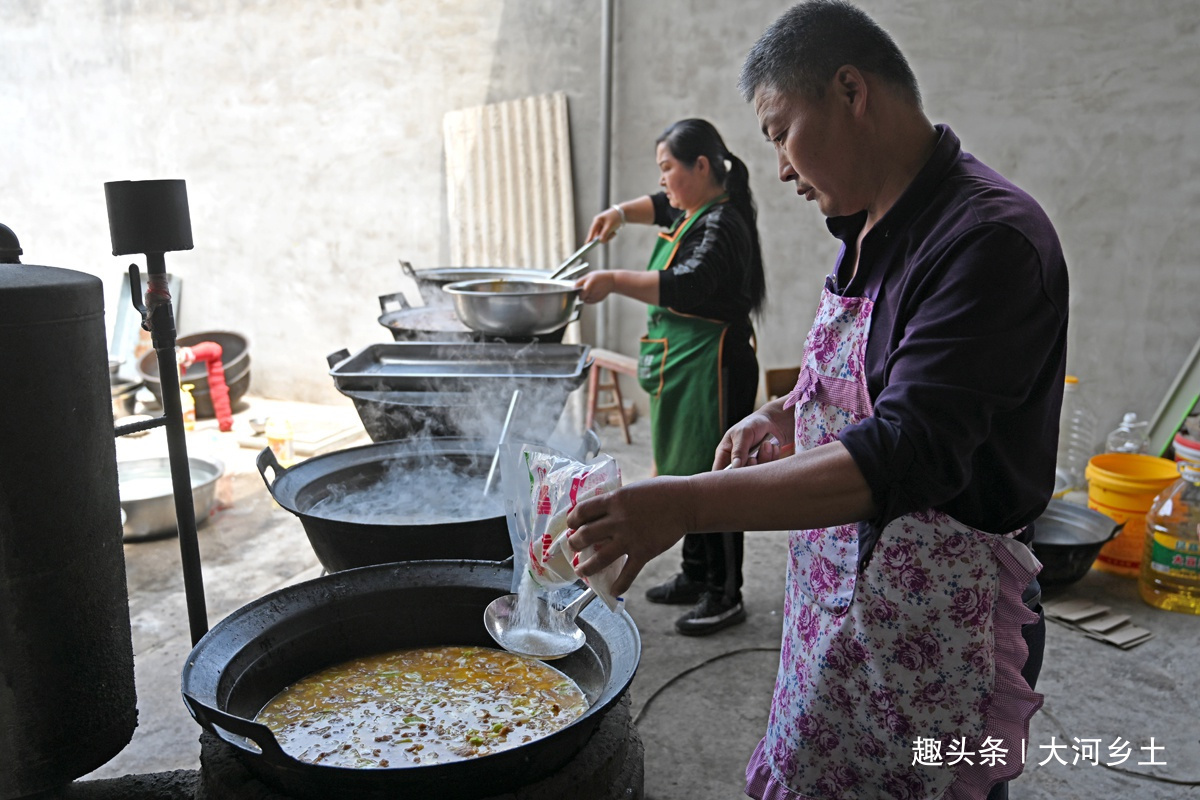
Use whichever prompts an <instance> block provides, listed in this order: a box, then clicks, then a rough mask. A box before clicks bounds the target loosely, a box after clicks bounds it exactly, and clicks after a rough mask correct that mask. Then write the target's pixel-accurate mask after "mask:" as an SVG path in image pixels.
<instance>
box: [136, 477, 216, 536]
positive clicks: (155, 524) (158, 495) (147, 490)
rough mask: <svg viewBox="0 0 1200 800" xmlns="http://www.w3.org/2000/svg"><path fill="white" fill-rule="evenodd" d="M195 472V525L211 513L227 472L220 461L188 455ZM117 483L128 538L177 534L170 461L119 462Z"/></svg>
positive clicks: (193, 500)
mask: <svg viewBox="0 0 1200 800" xmlns="http://www.w3.org/2000/svg"><path fill="white" fill-rule="evenodd" d="M188 464H189V466H190V468H191V473H192V503H193V505H194V506H195V508H196V524H197V525H201V524H203V523H204V521H205V520H207V519H208V515H209V513H211V512H212V508H213V504H214V500H215V498H216V485H217V479H218V478H220V477H221V476H222V475H223V474H224V473H225V465H224V464H222V463H221V462H220V461H216V460H209V459H205V458H196V457H194V456H192V457H190V458H188ZM117 485H118V487H119V490H120V493H121V509H122V510H123V511H124V512H125V514H126V519H125V526H124V538H125V539H146V538H154V537H159V536H168V535H171V534H174V533H175V532H176V530H177V528H176V521H175V494H174V492H173V490H172V485H171V460H170V459H168V458H142V459H136V460H131V461H118V462H117Z"/></svg>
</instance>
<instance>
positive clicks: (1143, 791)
mask: <svg viewBox="0 0 1200 800" xmlns="http://www.w3.org/2000/svg"><path fill="white" fill-rule="evenodd" d="M573 405H577V404H573ZM271 413H286V414H287V415H288V416H289V417H291V418H293V419H301V418H303V419H319V420H324V421H327V422H329V423H330V424H334V423H336V422H339V421H340V422H345V423H346V424H347V425H348V426H354V425H356V424H357V422H358V418H357V415H356V414H355V412H354V409H353V408H352V407H351V406H350V405H349V404H347V405H345V406H310V405H301V404H291V403H277V402H274V401H266V400H259V399H256V398H248V403H247V404H244V407H243V408H242V409H241V410H239V412H238V413H237V415H236V425H235V431H234V432H233V433H230V434H220V433H218V432H217V431H216V430H215V423H214V422H213V421H203V420H202V421H201V422H200V424H199V425H198V428H197V430H196V431H195V432H193V433H191V434H189V452H190V453H191V454H192V455H205V454H212V455H215V456H216V457H218V458H220V459H221V460H222V461H224V462H225V463H226V465H227V468H228V472H229V474H230V476H231V478H230V480H229V482H228V485H227V486H223V487H222V491H223V492H224V493H225V494H226V496H225V498H224V499H225V500H226V502H227V503H228V507H227V508H224V509H223V510H219V511H217V512H215V514H214V515H213V516H212V517H211V518H210V519H209V520H208V522H207V524H205V525H204V526H203V527H201V529H200V549H201V559H202V563H203V569H204V584H205V587H204V588H205V596H206V601H207V609H208V616H209V622H210V624H213V623H215V622H217V621H218V620H220V619H221V618H222V617H224V616H225V615H227V614H228V613H229V612H231V611H233V610H235V609H237V608H239V607H240V606H242V605H244V604H246V603H248V602H249V601H251V600H253V599H255V598H257V597H260V596H261V595H263V594H266V593H268V592H270V591H272V590H274V589H277V588H280V587H281V586H284V585H287V584H291V583H294V582H297V581H300V580H305V579H308V578H312V577H316V576H317V575H319V574H320V572H321V567H320V565H319V564H318V562H317V560H316V557H315V556H314V555H313V552H312V550H311V548H310V547H309V545H308V541H307V539H306V537H305V535H304V531H303V528H302V527H301V525H300V521H299V520H298V519H297V518H296V517H294V516H293V515H291V514H290V513H288V512H287V511H284V510H282V509H280V508H278V507H277V506H275V505H274V502H273V500H272V499H271V497H270V494H269V493H268V492H267V490H266V488H265V487H264V486H263V482H262V479H261V478H260V476H259V475H258V472H257V470H256V469H255V467H254V466H253V459H254V456H255V455H256V453H257V449H251V448H245V447H239V446H238V444H237V439H238V438H244V437H245V436H246V434H248V433H249V430H248V427H247V420H248V418H250V417H254V416H263V415H266V414H271ZM572 418H573V417H572V415H571V414H568V415H567V420H568V422H567V424H568V426H569V425H570V424H571V422H570V420H571V419H572ZM600 434H601V438H602V441H603V443H604V445H605V447H604V449H605V451H606V452H609V453H611V454H613V455H614V457H615V458H616V459H617V461H618V463H619V464H620V466H621V468H622V473H623V475H624V479H625V482H627V483H628V482H632V481H634V480H638V479H641V478H643V477H645V476H647V475H648V474H649V471H650V457H649V444H648V443H649V429H648V426H647V425H646V423H645V421H644V420H639V421H638V422H637V423H636V424H635V425H634V426H633V428H632V435H633V444H632V445H626V444H625V443H624V441H623V440H622V437H621V433H620V430H619V429H617V428H601V430H600ZM162 436H163V434H162V431H154V432H152V433H150V434H148V435H146V436H143V437H140V438H138V439H123V440H119V441H118V455H119V457H121V458H131V457H137V456H140V455H165V454H166V444H165V440H164V439H163V438H162ZM368 441H369V440H368V439H366V438H365V434H364V435H363V436H362V437H361V438H359V439H358V440H356V441H353V442H345V443H343V445H342V446H347V445H348V444H359V443H367V442H368ZM785 540H786V537H785V536H784V535H782V534H780V533H755V534H750V535H748V536H747V542H746V566H745V577H746V586H745V590H744V591H745V596H746V605H747V609H748V611H749V619H748V620H747V622H746V623H745V624H744V625H740V626H736V627H735V628H732V629H730V630H727V631H723V632H721V633H719V634H717V635H715V636H712V637H709V638H688V637H683V636H679V635H677V634H676V633H675V631H674V628H673V626H672V623H673V621H674V619H675V617H676V616H677V615H678V614H679V613H680V611H681V609H679V608H676V607H664V606H656V605H653V604H650V603H647V602H646V601H645V600H644V599H643V598H642V594H641V593H642V591H643V590H644V589H645V588H646V587H648V586H651V585H653V584H654V583H657V582H658V581H660V580H664V579H666V578H668V577H670V576H671V575H672V574H673V573H674V572H675V570H676V568H677V566H678V549H677V548H676V549H674V550H672V551H671V552H669V553H667V554H665V555H664V556H662V557H661V558H659V559H657V560H656V561H655V562H653V563H652V564H650V565H649V566H648V567H647V568H646V570H645V571H644V572H643V574H642V576H641V578H640V579H639V582H638V584H637V585H636V586H635V590H634V591H633V592H631V593H630V596H629V598H628V601H627V609H628V611H629V613H630V614H631V615H632V617H633V618H634V620H635V621H636V622H637V624H638V627H639V629H640V631H641V635H642V642H643V654H642V661H641V665H640V668H639V671H638V675H637V677H636V678H635V680H634V682H633V686H632V696H633V713H634V714H635V717H636V719H637V722H638V727H639V730H640V733H641V736H642V738H643V740H644V742H645V747H646V769H645V780H646V796H647V797H648V798H653V800H691V799H692V798H718V797H720V798H732V797H740V796H742V773H743V769H744V766H745V763H746V759H747V757H748V756H749V755H750V752H751V751H752V750H753V748H754V746H755V744H756V743H757V741H758V740H759V738H760V737H761V736H762V733H763V730H764V727H765V724H766V718H767V711H768V706H769V703H770V698H771V689H772V685H773V682H774V676H775V668H776V663H777V657H778V655H777V654H778V645H779V639H780V632H781V627H782V616H781V605H782V604H781V598H782V585H783V579H784V576H783V564H784V556H785ZM125 556H126V568H127V572H128V579H129V595H130V616H131V619H132V625H133V643H134V652H135V665H136V681H137V692H138V710H139V725H138V728H137V731H136V732H135V734H134V737H133V741H132V742H131V743H130V744H129V745H128V746H127V747H126V748H125V749H124V750H123V751H122V752H121V753H120V754H119V755H117V756H116V757H115V758H114V759H112V760H111V761H110V762H109V763H108V764H106V765H105V766H103V767H102V768H100V769H99V770H97V771H96V772H94V773H92V774H91V775H89V776H85V779H88V778H111V777H116V776H121V775H130V774H142V773H151V772H161V771H168V770H176V769H194V768H196V767H197V766H198V763H199V751H200V748H199V744H198V737H199V734H200V728H199V727H198V726H197V725H196V723H195V722H194V721H193V720H192V719H191V717H190V716H188V714H187V712H186V711H185V710H184V707H183V704H182V702H181V701H180V698H179V674H180V669H181V667H182V664H183V662H184V659H185V658H186V656H187V654H188V652H189V651H190V649H191V643H190V637H189V633H188V624H187V614H186V608H185V603H184V595H183V580H182V573H181V570H180V566H179V548H178V542H177V540H176V539H175V538H168V539H162V540H158V541H149V542H139V543H127V544H126V545H125ZM1059 596H1060V597H1086V598H1090V599H1093V600H1097V601H1103V602H1104V603H1105V604H1106V605H1109V606H1112V607H1113V609H1114V611H1119V612H1122V613H1128V614H1130V615H1131V616H1132V618H1133V622H1134V623H1135V624H1137V625H1140V626H1142V627H1145V628H1149V629H1150V630H1152V631H1153V632H1154V634H1155V636H1154V638H1152V639H1151V640H1150V641H1148V642H1146V643H1144V644H1142V645H1140V646H1138V647H1136V648H1134V649H1132V650H1129V651H1122V650H1119V649H1117V648H1115V647H1112V646H1109V645H1106V644H1103V643H1100V642H1096V641H1093V640H1091V639H1087V638H1085V637H1084V636H1083V635H1082V634H1079V633H1077V632H1075V631H1073V630H1070V629H1067V628H1064V627H1060V626H1057V625H1053V624H1052V625H1050V628H1049V631H1048V643H1047V649H1046V663H1045V667H1044V669H1043V671H1042V677H1041V682H1040V684H1039V687H1038V688H1039V689H1040V690H1041V691H1043V692H1044V693H1045V694H1046V703H1045V706H1044V709H1043V711H1042V712H1041V713H1040V714H1039V715H1038V716H1037V717H1036V718H1035V719H1034V721H1033V725H1032V730H1031V735H1030V742H1029V745H1028V752H1027V759H1026V760H1027V767H1026V771H1025V774H1024V775H1022V776H1021V777H1020V778H1019V779H1018V780H1017V781H1016V782H1015V784H1014V785H1013V787H1012V797H1013V798H1026V799H1027V800H1052V799H1053V800H1063V799H1064V798H1084V797H1086V798H1099V797H1118V796H1127V797H1139V798H1156V799H1158V800H1183V799H1184V798H1200V742H1198V741H1197V738H1198V736H1197V733H1198V731H1200V724H1198V722H1197V721H1198V720H1200V699H1198V698H1197V694H1196V688H1195V675H1196V667H1197V663H1198V662H1200V646H1198V645H1200V635H1198V634H1200V617H1190V616H1185V615H1180V614H1173V613H1168V612H1162V611H1158V610H1155V609H1152V608H1150V607H1149V606H1146V605H1144V604H1143V603H1142V602H1141V601H1140V600H1139V599H1138V597H1137V592H1136V586H1135V584H1134V583H1133V582H1132V581H1129V580H1125V579H1120V578H1116V577H1113V576H1109V575H1105V574H1102V573H1098V572H1095V571H1093V572H1091V573H1089V574H1088V575H1087V576H1085V578H1084V579H1083V580H1082V581H1080V582H1079V583H1077V584H1075V585H1074V586H1071V587H1068V589H1067V590H1066V591H1064V592H1061V593H1060V594H1059ZM1118 737H1119V738H1120V739H1122V740H1128V741H1129V742H1131V743H1132V746H1131V752H1130V755H1129V758H1128V760H1127V761H1125V762H1124V764H1122V765H1120V766H1119V767H1112V766H1109V765H1110V764H1113V765H1115V764H1116V761H1117V756H1115V755H1114V754H1113V753H1112V752H1111V751H1110V750H1109V747H1110V745H1112V744H1113V742H1114V740H1116V739H1117V738H1118ZM1074 738H1078V739H1080V740H1085V739H1100V740H1101V742H1102V744H1101V745H1100V758H1099V762H1100V763H1099V765H1090V764H1087V763H1085V762H1084V761H1083V760H1082V759H1081V760H1080V761H1079V762H1078V763H1075V764H1072V763H1071V761H1072V756H1071V755H1070V754H1067V755H1064V753H1065V752H1066V751H1061V750H1060V751H1057V752H1058V755H1059V757H1060V758H1062V759H1063V760H1065V761H1066V762H1067V763H1066V764H1065V765H1064V764H1061V763H1058V761H1057V760H1054V759H1053V758H1052V756H1053V753H1054V751H1053V750H1052V749H1051V748H1052V745H1053V744H1055V743H1058V744H1061V743H1063V742H1071V741H1072V740H1073V739H1074ZM1151 738H1153V741H1154V744H1155V745H1156V746H1160V747H1162V748H1164V749H1162V750H1158V751H1157V756H1156V757H1152V755H1151V753H1150V752H1149V751H1142V750H1140V749H1139V748H1141V747H1143V746H1147V745H1149V744H1150V740H1151ZM1047 759H1050V760H1049V761H1048V763H1046V764H1044V765H1038V762H1041V761H1044V760H1047ZM1152 760H1157V761H1158V762H1162V763H1160V764H1157V765H1138V763H1137V762H1139V761H1152Z"/></svg>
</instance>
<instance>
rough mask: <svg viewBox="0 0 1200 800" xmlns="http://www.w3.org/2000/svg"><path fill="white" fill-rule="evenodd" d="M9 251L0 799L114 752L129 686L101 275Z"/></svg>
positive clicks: (1, 343) (0, 322)
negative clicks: (26, 259) (34, 261)
mask: <svg viewBox="0 0 1200 800" xmlns="http://www.w3.org/2000/svg"><path fill="white" fill-rule="evenodd" d="M5 230H6V231H7V229H5ZM7 237H11V231H8V232H7V233H6V238H7ZM13 241H15V237H13ZM4 252H5V254H6V255H8V256H9V257H7V258H5V259H4V261H0V753H3V756H0V800H10V799H11V798H17V797H24V796H27V795H31V794H34V793H37V792H43V791H46V790H52V789H54V788H55V787H59V786H62V785H65V784H67V783H70V782H71V781H73V780H75V779H76V778H78V777H80V776H82V775H85V774H87V773H89V772H91V771H92V770H94V769H96V768H97V767H100V766H101V765H103V764H104V763H106V762H107V761H109V760H110V759H111V758H112V757H113V756H115V755H116V754H117V753H119V752H120V751H121V749H122V748H124V747H125V745H126V744H128V743H129V740H130V739H131V738H132V736H133V730H134V728H135V727H136V726H137V697H136V694H135V690H134V678H133V645H132V639H131V633H130V625H129V600H128V589H127V585H126V578H125V557H124V552H123V550H122V540H121V520H120V498H119V494H118V489H117V461H116V444H115V442H114V435H113V417H112V401H111V393H110V389H109V373H108V366H107V350H108V348H107V346H106V343H105V328H104V294H103V289H102V285H101V282H100V280H99V279H98V278H96V277H94V276H92V275H87V274H84V273H82V272H76V271H73V270H68V269H60V268H56V267H46V266H36V265H29V264H20V263H11V262H15V261H17V259H16V258H15V256H12V253H13V252H14V248H13V247H11V246H9V247H6V248H4ZM15 253H18V254H19V253H20V249H19V247H17V248H15ZM5 262H10V263H5Z"/></svg>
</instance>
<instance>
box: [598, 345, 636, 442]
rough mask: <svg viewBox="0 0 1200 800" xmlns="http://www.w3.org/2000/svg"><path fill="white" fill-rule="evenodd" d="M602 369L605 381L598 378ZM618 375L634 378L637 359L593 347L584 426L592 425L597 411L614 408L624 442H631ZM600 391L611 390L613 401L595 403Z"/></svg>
mask: <svg viewBox="0 0 1200 800" xmlns="http://www.w3.org/2000/svg"><path fill="white" fill-rule="evenodd" d="M603 370H608V374H609V380H607V381H601V380H600V378H601V375H600V373H601V372H602V371H603ZM618 375H632V376H633V377H635V378H636V377H637V359H636V358H634V357H633V356H627V355H623V354H621V353H614V352H613V351H612V350H602V349H600V348H598V347H593V348H592V371H591V372H590V373H588V411H587V424H586V427H587V428H591V427H592V423H593V422H595V420H596V412H597V411H610V410H612V409H614V408H615V409H616V410H617V417H618V418H619V419H620V420H621V430H622V431H624V432H625V444H633V439H632V438H631V437H630V436H629V423H628V422H626V421H625V404H624V402H623V401H622V400H621V385H620V383H619V381H618V380H617V376H618ZM600 392H612V394H613V402H611V403H605V404H603V405H597V400H598V399H599V397H600Z"/></svg>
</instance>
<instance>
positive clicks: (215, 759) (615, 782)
mask: <svg viewBox="0 0 1200 800" xmlns="http://www.w3.org/2000/svg"><path fill="white" fill-rule="evenodd" d="M200 765H201V766H200V769H199V770H179V771H176V772H163V773H157V774H152V775H127V776H125V777H121V778H113V779H110V780H101V781H77V782H75V783H73V784H71V785H69V786H67V787H65V788H64V789H62V790H61V791H58V792H50V793H46V794H40V795H37V796H36V798H26V800H293V798H291V797H288V796H286V795H282V794H279V793H278V792H276V791H275V790H274V789H273V788H272V787H270V786H268V785H266V784H265V783H263V782H262V781H259V780H258V779H257V778H256V777H255V776H254V775H253V774H251V773H250V771H249V770H247V769H246V767H245V765H244V764H243V763H242V762H241V760H240V759H239V758H238V756H237V753H236V752H235V751H234V749H233V748H232V747H230V746H229V745H227V744H225V743H224V742H222V741H221V740H220V739H218V738H216V737H215V736H212V735H211V734H209V733H207V732H206V733H203V734H202V735H201V736H200ZM644 774H645V750H644V748H643V746H642V740H641V737H640V736H638V732H637V728H636V727H634V724H633V717H632V715H631V713H630V701H629V695H628V693H627V694H626V695H625V696H624V697H622V698H621V700H620V702H618V703H617V704H616V705H615V706H613V707H612V709H611V710H610V711H609V712H608V713H607V714H605V715H604V719H602V720H601V721H600V724H599V726H598V727H597V728H596V732H595V733H593V734H592V737H591V738H590V739H588V742H587V744H586V745H584V747H583V749H582V750H580V751H579V753H578V754H577V755H576V756H575V758H573V759H572V760H571V762H570V763H568V764H567V765H566V766H564V767H563V768H562V769H561V770H559V771H558V772H557V773H555V774H554V775H551V776H549V777H548V778H545V779H543V780H541V781H538V782H537V783H534V784H530V785H528V786H524V787H521V788H520V789H517V790H516V791H515V792H511V793H508V794H503V795H487V796H481V797H480V798H479V800H561V798H564V797H570V798H571V799H572V800H643V798H644V789H643V784H644ZM396 800H405V798H404V797H402V796H401V795H396ZM411 800H417V798H412V799H411ZM421 800H427V799H426V798H421Z"/></svg>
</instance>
